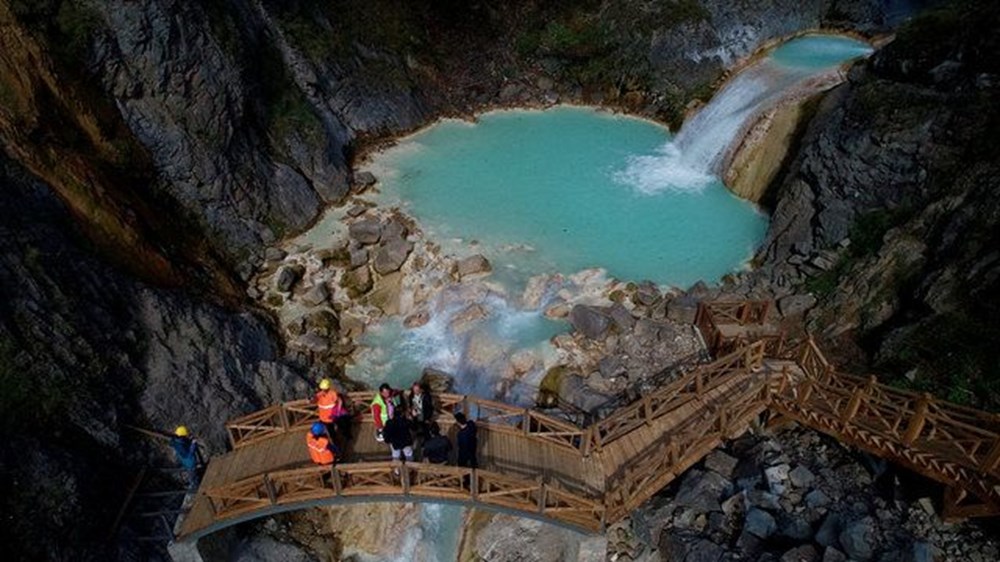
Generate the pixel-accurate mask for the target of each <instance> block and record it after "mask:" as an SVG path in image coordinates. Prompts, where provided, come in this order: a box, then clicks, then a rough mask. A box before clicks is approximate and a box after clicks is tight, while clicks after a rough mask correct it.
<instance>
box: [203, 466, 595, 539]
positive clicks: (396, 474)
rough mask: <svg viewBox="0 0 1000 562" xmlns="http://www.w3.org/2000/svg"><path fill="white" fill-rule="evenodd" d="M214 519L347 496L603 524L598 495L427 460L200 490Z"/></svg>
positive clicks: (290, 474) (266, 477) (301, 472)
mask: <svg viewBox="0 0 1000 562" xmlns="http://www.w3.org/2000/svg"><path fill="white" fill-rule="evenodd" d="M204 494H205V495H206V496H207V497H208V498H209V501H210V502H211V506H212V509H213V510H214V512H215V515H216V517H218V518H220V519H224V518H229V517H235V516H238V515H242V514H245V513H250V512H254V511H259V510H262V509H266V508H269V507H272V506H281V505H287V504H294V503H298V502H306V501H311V500H320V499H334V498H347V497H351V496H367V497H372V498H378V497H380V496H392V497H399V498H400V499H402V500H404V501H405V499H407V498H410V499H417V498H427V499H431V500H451V501H463V502H468V503H471V504H480V505H485V506H493V507H497V508H501V509H507V510H512V511H515V512H522V513H524V514H528V515H532V516H539V517H545V518H548V519H552V520H555V521H559V522H562V523H565V524H567V525H571V526H574V527H578V528H581V529H583V530H586V531H590V532H594V531H597V530H599V529H601V528H602V526H603V524H604V507H603V504H602V502H601V501H600V498H591V497H585V496H582V495H580V494H577V493H573V492H570V491H567V490H564V489H561V488H559V487H558V486H555V485H552V484H551V483H547V482H544V481H542V480H541V479H536V480H528V479H521V478H516V477H512V476H510V475H505V474H500V473H496V472H490V471H486V470H481V469H471V468H462V467H455V466H443V465H436V464H428V463H401V462H398V461H393V462H370V463H349V464H340V465H334V466H332V467H324V466H307V467H303V468H295V469H291V470H281V471H274V472H268V473H264V474H258V475H254V476H251V477H249V478H246V479H243V480H240V481H237V482H233V483H231V484H228V485H226V486H223V487H221V488H213V489H209V490H205V491H204Z"/></svg>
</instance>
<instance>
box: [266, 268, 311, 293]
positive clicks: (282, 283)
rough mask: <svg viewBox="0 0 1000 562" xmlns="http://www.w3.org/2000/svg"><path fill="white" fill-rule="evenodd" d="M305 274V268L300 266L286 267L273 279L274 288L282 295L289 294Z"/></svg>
mask: <svg viewBox="0 0 1000 562" xmlns="http://www.w3.org/2000/svg"><path fill="white" fill-rule="evenodd" d="M305 273H306V268H305V267H304V266H302V265H298V264H296V265H286V266H284V267H282V268H281V269H279V270H278V275H276V276H275V278H274V288H275V289H277V290H279V291H281V292H282V293H288V292H291V290H292V289H293V288H294V287H295V284H296V283H298V282H299V280H300V279H302V276H303V275H305Z"/></svg>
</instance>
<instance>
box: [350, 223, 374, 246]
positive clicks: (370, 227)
mask: <svg viewBox="0 0 1000 562" xmlns="http://www.w3.org/2000/svg"><path fill="white" fill-rule="evenodd" d="M347 234H348V236H350V237H351V238H352V239H354V240H357V241H358V242H360V243H361V244H365V245H368V244H374V243H376V242H378V241H379V238H381V237H382V225H381V224H380V223H379V221H378V219H374V218H366V219H362V220H359V221H357V222H352V223H351V225H350V226H349V227H347Z"/></svg>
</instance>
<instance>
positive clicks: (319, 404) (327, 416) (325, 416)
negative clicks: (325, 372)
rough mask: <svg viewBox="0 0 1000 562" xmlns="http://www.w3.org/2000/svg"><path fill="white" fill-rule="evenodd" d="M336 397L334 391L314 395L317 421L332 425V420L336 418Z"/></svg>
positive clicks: (322, 391)
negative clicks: (317, 414) (317, 415)
mask: <svg viewBox="0 0 1000 562" xmlns="http://www.w3.org/2000/svg"><path fill="white" fill-rule="evenodd" d="M338 398H339V396H337V391H336V390H321V391H319V392H317V393H316V409H317V411H318V413H319V421H321V422H323V423H332V422H333V418H334V417H336V416H335V415H334V414H335V413H336V410H337V409H338V408H337V399H338Z"/></svg>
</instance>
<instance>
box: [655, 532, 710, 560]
mask: <svg viewBox="0 0 1000 562" xmlns="http://www.w3.org/2000/svg"><path fill="white" fill-rule="evenodd" d="M659 548H660V555H661V556H662V557H663V559H664V560H683V561H684V562H719V561H720V560H722V559H723V556H725V550H724V549H723V548H722V547H721V546H719V545H717V544H715V543H713V542H712V541H709V540H706V539H702V538H697V537H695V536H692V535H690V534H689V532H678V531H668V532H664V533H663V535H662V537H661V538H660V544H659Z"/></svg>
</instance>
